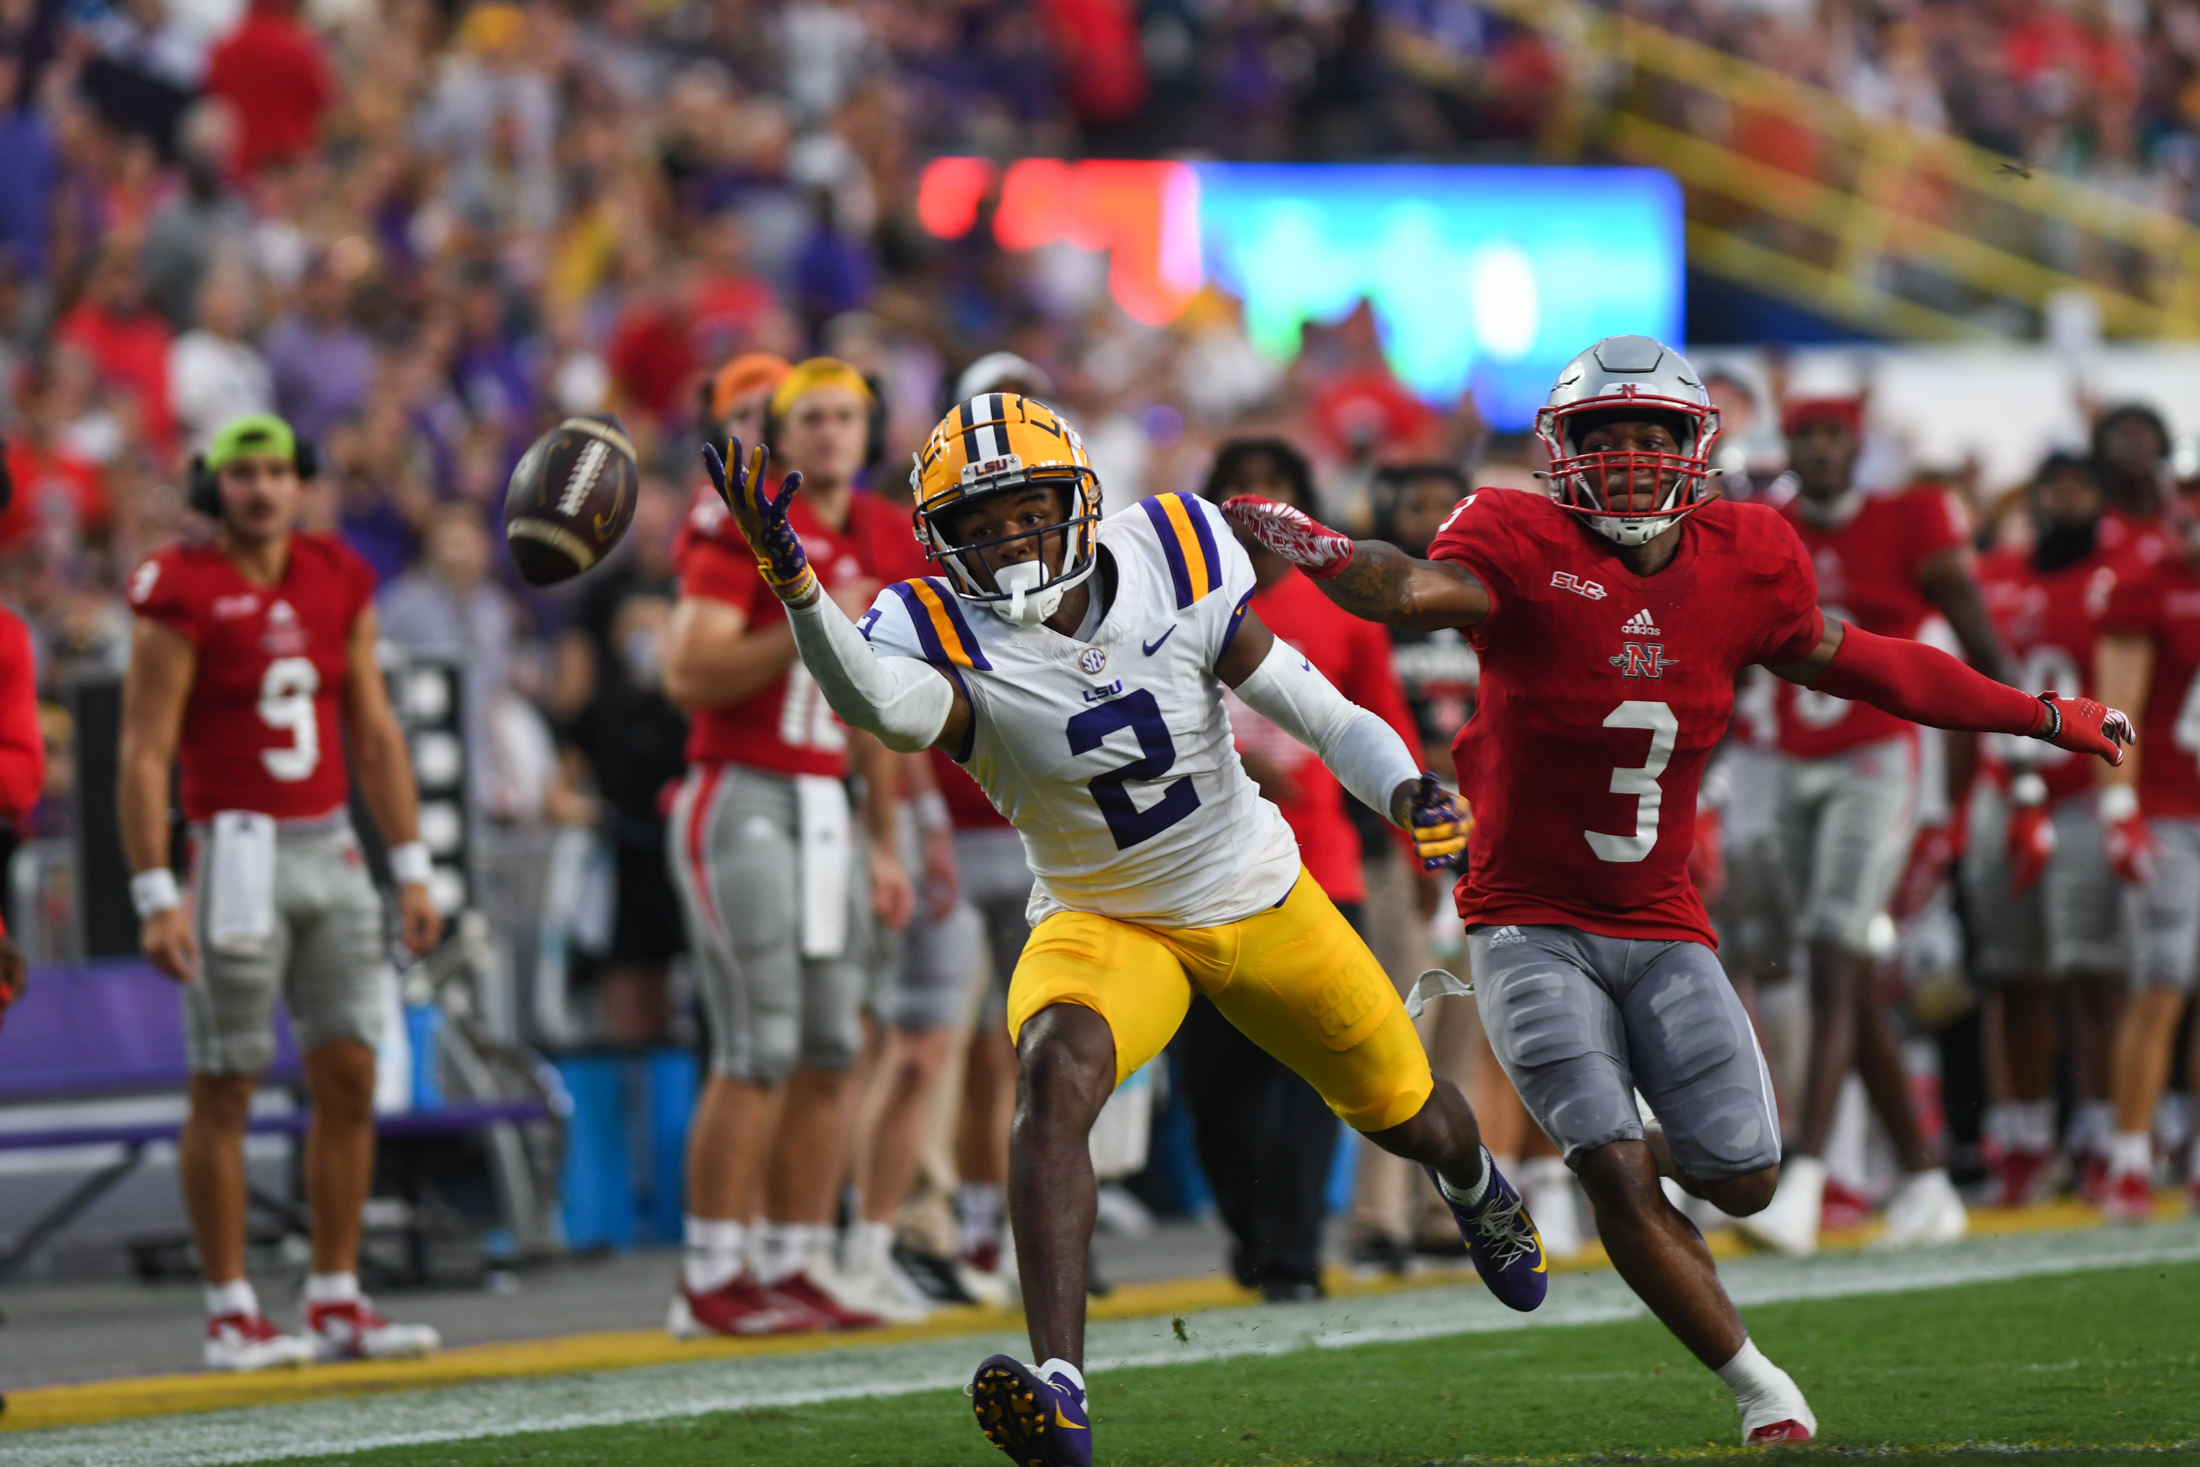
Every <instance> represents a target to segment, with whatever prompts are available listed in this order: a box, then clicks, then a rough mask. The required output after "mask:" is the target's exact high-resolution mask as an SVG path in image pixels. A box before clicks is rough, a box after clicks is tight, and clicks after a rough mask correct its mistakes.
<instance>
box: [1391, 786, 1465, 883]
mask: <svg viewBox="0 0 2200 1467" xmlns="http://www.w3.org/2000/svg"><path fill="white" fill-rule="evenodd" d="M1390 809H1391V818H1392V819H1393V820H1395V821H1397V822H1398V824H1399V825H1400V826H1402V827H1403V828H1404V829H1405V832H1406V834H1408V835H1410V836H1412V837H1413V853H1414V854H1415V855H1417V856H1419V857H1420V858H1421V869H1422V870H1424V871H1437V870H1441V869H1442V868H1444V867H1446V866H1449V865H1451V864H1453V863H1454V862H1455V861H1456V860H1457V859H1458V857H1459V855H1460V853H1461V852H1463V851H1464V850H1466V848H1467V834H1468V832H1470V831H1472V830H1473V829H1474V815H1473V813H1472V812H1471V811H1469V810H1468V809H1467V804H1466V801H1464V800H1462V799H1460V798H1459V797H1458V796H1457V795H1455V794H1453V793H1452V792H1451V791H1450V790H1447V789H1445V788H1444V787H1443V785H1442V784H1440V783H1438V782H1437V779H1436V776H1435V775H1434V774H1431V773H1428V772H1426V771H1424V772H1423V773H1422V775H1421V777H1420V778H1419V779H1416V780H1410V781H1407V782H1406V783H1404V784H1401V785H1399V786H1398V789H1397V792H1396V793H1395V794H1393V795H1392V796H1391V797H1390Z"/></svg>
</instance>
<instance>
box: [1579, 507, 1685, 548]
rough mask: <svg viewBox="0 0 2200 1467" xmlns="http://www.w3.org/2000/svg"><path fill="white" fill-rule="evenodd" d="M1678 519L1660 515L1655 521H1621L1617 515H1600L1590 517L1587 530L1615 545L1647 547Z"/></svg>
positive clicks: (1675, 516)
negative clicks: (1593, 531)
mask: <svg viewBox="0 0 2200 1467" xmlns="http://www.w3.org/2000/svg"><path fill="white" fill-rule="evenodd" d="M1679 518H1680V516H1679V515H1673V514H1662V515H1659V516H1658V517H1657V518H1656V519H1649V520H1634V519H1627V520H1623V519H1621V518H1619V516H1617V515H1608V514H1600V515H1592V516H1590V518H1589V528H1590V529H1592V530H1595V531H1596V532H1597V533H1598V534H1599V535H1602V536H1603V537H1604V538H1605V539H1607V540H1610V541H1611V542H1612V543H1614V544H1615V545H1647V544H1649V543H1650V542H1651V541H1652V540H1655V539H1657V538H1658V536H1660V535H1662V534H1664V533H1665V527H1666V526H1667V525H1670V524H1672V523H1673V522H1674V521H1675V520H1677V519H1679Z"/></svg>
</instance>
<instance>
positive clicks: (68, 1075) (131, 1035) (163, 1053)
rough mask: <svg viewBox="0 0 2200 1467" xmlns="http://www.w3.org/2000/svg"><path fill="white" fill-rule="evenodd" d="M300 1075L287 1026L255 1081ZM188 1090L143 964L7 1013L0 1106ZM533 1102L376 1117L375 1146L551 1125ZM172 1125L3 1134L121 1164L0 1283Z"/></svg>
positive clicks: (86, 979) (276, 1127) (51, 989)
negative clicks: (103, 1150) (107, 1150)
mask: <svg viewBox="0 0 2200 1467" xmlns="http://www.w3.org/2000/svg"><path fill="white" fill-rule="evenodd" d="M301 1076H302V1070H301V1068H300V1066H299V1063H298V1051H297V1047H296V1045H295V1043H294V1042H293V1041H292V1038H291V1033H290V1023H289V1020H288V1018H287V1017H284V1018H279V1019H278V1021H277V1023H276V1026H275V1061H274V1063H273V1064H271V1065H270V1066H269V1067H268V1069H267V1072H266V1074H265V1076H264V1077H263V1083H264V1084H269V1085H276V1086H282V1085H290V1084H295V1083H296V1082H298V1081H299V1079H300V1078H301ZM189 1085H190V1071H189V1067H188V1065H187V1063H186V1061H185V1056H184V1044H183V1008H182V1002H181V1000H180V998H179V996H178V994H177V992H176V985H175V983H174V982H173V981H172V980H170V979H168V978H166V977H164V976H162V975H161V974H160V973H159V972H157V971H156V970H155V969H154V968H153V967H152V965H151V964H149V963H147V962H145V961H144V960H143V959H140V958H115V959H99V960H94V961H90V962H85V963H77V964H68V965H58V966H53V967H42V968H38V969H34V970H33V971H32V973H31V981H30V988H29V991H28V992H27V993H25V994H24V996H23V998H22V999H21V1000H20V1001H19V1002H18V1003H17V1004H16V1005H15V1006H14V1007H13V1008H11V1009H10V1010H9V1011H8V1016H7V1027H6V1028H4V1029H0V1108H4V1107H6V1106H9V1105H29V1104H43V1105H50V1104H54V1103H56V1102H67V1101H76V1100H98V1099H106V1098H113V1097H122V1096H135V1095H179V1094H182V1093H183V1092H184V1091H185V1090H186V1089H188V1088H189ZM551 1114H552V1112H551V1109H550V1107H549V1106H548V1105H547V1104H545V1103H544V1102H542V1101H540V1100H499V1101H467V1102H459V1103H456V1104H452V1105H448V1106H445V1107H443V1108H441V1109H438V1110H423V1111H406V1112H401V1113H398V1114H394V1115H384V1116H378V1117H376V1118H375V1132H376V1134H377V1135H378V1136H380V1137H388V1138H402V1137H419V1136H446V1135H454V1134H459V1133H463V1132H468V1131H475V1130H479V1129H481V1128H483V1127H486V1126H492V1125H499V1124H507V1123H513V1124H517V1123H525V1122H530V1121H540V1120H545V1119H549V1118H550V1117H551ZM310 1121H311V1115H310V1113H309V1112H307V1111H305V1110H302V1109H301V1110H296V1111H292V1112H290V1113H288V1114H278V1115H256V1116H254V1117H253V1118H252V1119H251V1121H250V1122H249V1123H248V1129H249V1130H251V1131H252V1132H253V1133H255V1134H261V1135H266V1134H287V1135H298V1134H301V1133H303V1132H304V1130H305V1129H306V1126H307V1125H308V1124H309V1123H310ZM181 1130H182V1124H181V1122H178V1121H149V1122H137V1123H117V1122H112V1121H100V1122H88V1123H86V1124H84V1125H79V1126H56V1127H46V1128H41V1129H38V1130H16V1131H9V1130H5V1129H0V1151H27V1150H32V1149H36V1148H47V1147H63V1146H93V1145H119V1146H121V1147H122V1148H123V1152H122V1155H121V1156H119V1157H117V1158H116V1159H115V1160H114V1161H112V1162H110V1163H109V1164H107V1165H106V1166H104V1167H101V1168H100V1169H99V1170H98V1171H96V1172H94V1173H92V1174H91V1175H90V1176H88V1177H86V1178H85V1179H84V1180H83V1181H82V1182H80V1183H79V1184H78V1185H77V1186H76V1187H74V1188H73V1189H71V1190H70V1192H69V1193H68V1194H67V1195H66V1196H64V1197H62V1198H61V1199H60V1200H58V1201H57V1202H56V1203H55V1204H54V1205H53V1206H52V1207H50V1208H48V1209H47V1210H46V1211H45V1212H44V1213H43V1214H41V1215H40V1216H39V1217H38V1218H37V1219H36V1220H35V1221H33V1222H32V1223H31V1224H29V1225H28V1226H27V1227H25V1228H24V1229H23V1230H22V1231H21V1233H19V1234H18V1235H17V1236H16V1237H15V1238H14V1239H12V1240H11V1241H10V1242H9V1243H8V1244H7V1245H6V1247H5V1248H0V1279H5V1278H7V1277H8V1276H9V1275H10V1274H12V1273H14V1272H15V1271H16V1270H17V1269H18V1268H20V1267H21V1266H22V1265H23V1263H24V1262H25V1261H26V1260H27V1259H28V1258H29V1257H30V1256H31V1254H32V1253H33V1252H35V1251H36V1250H37V1248H38V1247H39V1245H41V1244H42V1243H44V1242H45V1241H46V1240H47V1239H48V1238H50V1237H52V1236H53V1235H54V1234H55V1233H57V1232H59V1231H60V1230H61V1229H62V1228H64V1227H66V1226H68V1224H69V1223H70V1222H71V1221H72V1220H73V1219H74V1218H76V1217H77V1215H78V1214H80V1213H82V1212H83V1211H84V1209H86V1208H87V1207H90V1206H91V1205H92V1204H93V1203H94V1202H96V1201H98V1200H99V1198H100V1197H101V1196H103V1195H104V1194H105V1193H106V1192H107V1191H108V1190H109V1189H110V1188H112V1187H113V1186H114V1185H115V1184H116V1183H117V1182H120V1181H121V1180H122V1179H123V1178H124V1177H126V1176H128V1175H129V1174H130V1172H131V1171H132V1170H133V1169H134V1168H135V1167H136V1166H137V1164H138V1162H139V1161H140V1160H141V1159H142V1158H143V1156H144V1153H145V1148H146V1147H148V1146H151V1145H153V1144H154V1143H156V1142H161V1141H173V1140H175V1139H176V1137H177V1135H178V1133H179V1132H180V1131H181ZM252 1200H253V1201H254V1202H255V1203H256V1204H258V1205H259V1206H261V1207H263V1208H265V1209H266V1210H269V1211H272V1212H275V1213H276V1214H278V1215H280V1216H283V1217H284V1218H286V1219H288V1220H290V1221H293V1222H296V1221H298V1220H299V1219H300V1214H299V1210H298V1209H297V1208H295V1207H293V1206H291V1205H290V1204H288V1203H285V1202H283V1201H281V1200H279V1199H275V1198H268V1197H263V1196H260V1195H259V1194H257V1193H255V1194H254V1195H253V1198H252Z"/></svg>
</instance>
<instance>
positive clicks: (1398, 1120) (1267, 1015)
mask: <svg viewBox="0 0 2200 1467" xmlns="http://www.w3.org/2000/svg"><path fill="white" fill-rule="evenodd" d="M1194 991H1197V992H1199V993H1203V994H1205V995H1206V996H1207V997H1208V998H1209V999H1211V1000H1213V1002H1214V1005H1215V1007H1216V1008H1218V1009H1220V1010H1221V1011H1222V1014H1223V1017H1224V1018H1227V1019H1228V1020H1229V1021H1230V1022H1231V1023H1233V1024H1235V1025H1237V1027H1238V1028H1239V1029H1241V1030H1243V1031H1244V1033H1245V1035H1246V1037H1247V1038H1249V1039H1251V1040H1252V1041H1253V1042H1254V1043H1255V1044H1258V1045H1259V1046H1260V1047H1261V1048H1262V1049H1265V1050H1267V1051H1268V1052H1269V1053H1270V1054H1272V1055H1274V1056H1275V1057H1276V1058H1277V1059H1280V1060H1282V1061H1283V1062H1284V1063H1285V1064H1287V1065H1289V1066H1290V1067H1291V1068H1292V1069H1293V1070H1295V1071H1297V1072H1298V1073H1299V1074H1300V1075H1301V1076H1302V1077H1304V1078H1305V1080H1306V1082H1307V1083H1308V1084H1310V1085H1312V1086H1313V1087H1314V1088H1315V1090H1317V1091H1318V1092H1320V1094H1321V1097H1322V1099H1323V1100H1324V1101H1326V1102H1327V1103H1328V1105H1329V1108H1330V1109H1331V1110H1333V1111H1335V1112H1336V1113H1337V1114H1338V1115H1339V1116H1341V1117H1343V1118H1344V1121H1345V1124H1347V1125H1349V1126H1351V1127H1352V1128H1353V1129H1354V1130H1358V1131H1383V1130H1388V1129H1389V1128H1390V1127H1392V1126H1396V1125H1400V1124H1402V1123H1403V1122H1405V1121H1407V1120H1410V1119H1411V1118H1412V1117H1413V1116H1414V1115H1415V1114H1416V1113H1417V1112H1418V1111H1419V1110H1420V1109H1421V1107H1422V1105H1423V1104H1425V1103H1426V1102H1427V1100H1428V1096H1429V1090H1430V1089H1431V1087H1432V1084H1433V1082H1432V1081H1431V1079H1430V1077H1429V1068H1428V1056H1427V1055H1426V1054H1425V1053H1424V1052H1423V1051H1422V1049H1421V1039H1420V1036H1419V1035H1417V1034H1415V1033H1414V1031H1413V1023H1412V1021H1411V1020H1409V1019H1407V1018H1406V1011H1405V1005H1404V1004H1402V1003H1401V1002H1399V999H1398V991H1397V990H1396V989H1395V988H1393V987H1392V986H1391V982H1390V979H1389V977H1388V976H1387V975H1385V973H1384V972H1383V970H1382V968H1381V966H1380V965H1379V964H1377V963H1376V961H1375V956H1374V954H1372V953H1370V952H1369V951H1368V950H1367V944H1366V943H1364V942H1362V941H1360V935H1359V934H1358V933H1357V932H1354V931H1353V930H1352V924H1350V923H1349V922H1347V921H1345V919H1344V915H1343V914H1342V913H1341V912H1339V911H1338V910H1337V909H1336V907H1335V906H1333V905H1332V904H1331V903H1330V900H1329V898H1328V897H1327V896H1325V895H1323V893H1322V889H1321V888H1320V887H1318V886H1316V885H1315V884H1314V878H1312V877H1311V876H1308V875H1307V874H1306V872H1305V871H1304V870H1301V871H1300V872H1299V879H1298V883H1297V884H1296V885H1295V886H1293V887H1292V888H1291V892H1290V894H1289V895H1288V896H1286V897H1285V898H1284V900H1283V902H1282V904H1281V905H1279V906H1276V907H1272V908H1270V909H1269V910H1268V911H1265V912H1260V913H1257V914H1256V915H1254V916H1251V917H1247V918H1245V919H1244V920H1243V921H1241V922H1228V923H1224V924H1223V925H1222V926H1220V927H1143V926H1140V925H1138V924H1136V923H1132V922H1118V921H1116V920H1115V919H1114V918H1112V917H1100V916H1095V915H1094V914H1092V913H1090V912H1057V913H1055V914H1054V915H1053V916H1051V917H1049V918H1047V919H1046V920H1045V921H1043V922H1041V923H1040V924H1039V925H1038V926H1037V927H1035V928H1033V929H1032V933H1031V940H1030V941H1029V942H1027V943H1026V944H1025V945H1024V955H1023V960H1022V961H1021V962H1019V963H1017V965H1016V975H1015V977H1014V979H1013V980H1012V981H1011V982H1010V984H1009V988H1008V1032H1009V1036H1010V1037H1011V1038H1015V1037H1016V1036H1018V1035H1020V1034H1021V1033H1022V1032H1023V1027H1024V1025H1025V1024H1026V1023H1027V1022H1029V1020H1030V1019H1031V1016H1032V1015H1034V1014H1036V1013H1038V1012H1039V1011H1040V1010H1041V1009H1044V1008H1047V1007H1048V1006H1050V1005H1052V1004H1058V1003H1071V1004H1079V1005H1082V1006H1083V1007H1085V1008H1088V1009H1091V1010H1093V1011H1094V1012H1095V1013H1097V1014H1099V1015H1100V1017H1101V1018H1103V1019H1105V1020H1107V1024H1108V1028H1109V1030H1110V1031H1111V1032H1112V1033H1113V1034H1114V1035H1115V1078H1116V1083H1118V1084H1120V1083H1122V1081H1123V1080H1124V1079H1125V1078H1126V1077H1127V1076H1129V1075H1130V1074H1131V1072H1132V1071H1134V1070H1136V1069H1137V1068H1138V1067H1139V1066H1140V1065H1143V1064H1145V1063H1146V1062H1147V1061H1148V1060H1150V1059H1152V1058H1153V1057H1154V1056H1155V1055H1157V1054H1159V1053H1161V1050H1162V1048H1163V1046H1165V1045H1167V1044H1168V1042H1169V1039H1170V1037H1171V1036H1172V1035H1174V1034H1175V1033H1176V1029H1177V1025H1179V1024H1181V1023H1182V1022H1183V1021H1184V1013H1185V1011H1186V1010H1187V1009H1189V1008H1190V1007H1191V1003H1192V994H1193V992H1194Z"/></svg>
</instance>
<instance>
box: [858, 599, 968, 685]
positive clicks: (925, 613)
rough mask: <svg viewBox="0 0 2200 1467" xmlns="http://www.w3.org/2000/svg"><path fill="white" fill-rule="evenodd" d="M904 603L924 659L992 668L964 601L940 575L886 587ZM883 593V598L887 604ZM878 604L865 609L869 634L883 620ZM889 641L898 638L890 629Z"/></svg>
mask: <svg viewBox="0 0 2200 1467" xmlns="http://www.w3.org/2000/svg"><path fill="white" fill-rule="evenodd" d="M886 590H887V591H888V592H891V593H892V594H893V595H894V596H895V597H896V598H897V599H898V600H900V602H901V604H902V608H903V610H905V611H906V612H908V614H909V624H910V626H911V628H912V629H913V630H914V631H915V632H916V636H917V647H918V650H919V652H920V655H922V656H923V658H924V660H925V661H927V662H929V663H931V664H932V665H933V666H935V667H967V668H971V669H973V670H974V671H977V672H991V671H992V670H993V664H992V663H991V662H988V661H987V660H986V656H985V649H984V648H982V647H980V646H979V645H978V638H977V635H976V634H975V633H974V632H972V630H971V627H970V622H969V620H968V619H967V618H966V617H964V615H963V609H962V605H961V603H960V602H959V601H958V600H957V599H956V597H955V593H954V592H952V591H950V590H948V589H947V583H946V582H945V581H943V580H940V579H938V578H937V577H928V578H925V579H921V580H914V581H897V582H895V583H894V584H893V585H891V586H888V587H887V588H886ZM885 600H886V597H885V596H884V595H883V594H882V595H881V596H880V597H879V601H880V603H881V604H883V603H884V602H885ZM879 620H880V618H879V616H878V607H876V606H874V607H873V608H872V609H871V610H870V611H869V612H867V613H865V615H864V618H863V620H862V621H861V622H859V623H858V624H857V625H858V629H859V630H861V631H862V633H863V635H864V636H865V637H866V638H870V639H873V640H879V639H878V638H876V637H874V633H875V632H876V631H877V630H878V624H879ZM885 640H886V641H887V642H888V643H889V644H890V643H891V642H892V641H893V640H895V639H894V638H893V637H892V634H891V633H889V634H888V635H887V637H886V639H885Z"/></svg>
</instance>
